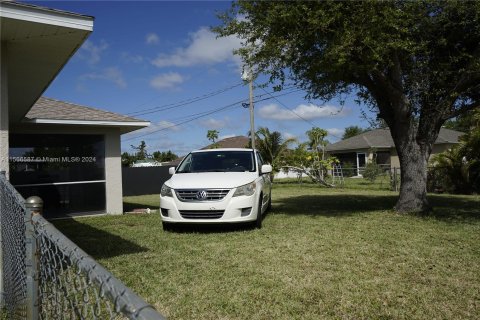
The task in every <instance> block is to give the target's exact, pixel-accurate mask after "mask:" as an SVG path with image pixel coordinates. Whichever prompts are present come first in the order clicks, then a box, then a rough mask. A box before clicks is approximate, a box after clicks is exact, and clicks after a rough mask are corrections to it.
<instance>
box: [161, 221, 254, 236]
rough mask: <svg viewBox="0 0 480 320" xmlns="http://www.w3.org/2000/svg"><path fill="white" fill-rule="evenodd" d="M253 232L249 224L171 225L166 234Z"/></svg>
mask: <svg viewBox="0 0 480 320" xmlns="http://www.w3.org/2000/svg"><path fill="white" fill-rule="evenodd" d="M253 230H255V227H253V226H252V225H251V224H247V223H231V224H193V223H192V224H183V223H182V224H178V225H171V226H170V229H169V231H168V232H174V233H202V234H209V233H229V232H248V231H253Z"/></svg>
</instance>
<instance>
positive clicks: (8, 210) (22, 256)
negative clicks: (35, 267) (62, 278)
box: [0, 173, 27, 319]
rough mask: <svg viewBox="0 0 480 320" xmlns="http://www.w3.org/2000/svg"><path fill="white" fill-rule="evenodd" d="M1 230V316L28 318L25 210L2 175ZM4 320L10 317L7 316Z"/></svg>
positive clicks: (19, 198)
mask: <svg viewBox="0 0 480 320" xmlns="http://www.w3.org/2000/svg"><path fill="white" fill-rule="evenodd" d="M0 211H1V214H0V228H1V242H2V245H1V256H2V259H1V269H0V273H1V278H0V286H1V292H2V297H1V298H2V301H1V302H2V311H1V312H2V314H6V315H7V316H8V319H26V317H27V307H26V304H27V277H26V272H27V271H26V240H25V230H26V229H25V216H26V212H27V211H26V208H25V204H24V200H23V198H22V197H21V196H20V195H19V194H18V193H17V191H16V190H15V189H14V188H13V187H12V185H11V184H10V183H8V182H7V181H6V178H5V175H4V174H3V173H2V174H0ZM4 318H7V317H5V316H4Z"/></svg>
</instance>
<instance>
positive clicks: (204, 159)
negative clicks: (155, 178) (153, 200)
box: [160, 148, 272, 229]
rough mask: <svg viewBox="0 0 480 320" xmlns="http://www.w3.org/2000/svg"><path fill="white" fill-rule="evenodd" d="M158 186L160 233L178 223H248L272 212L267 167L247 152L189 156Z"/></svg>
mask: <svg viewBox="0 0 480 320" xmlns="http://www.w3.org/2000/svg"><path fill="white" fill-rule="evenodd" d="M169 172H170V174H172V177H171V178H170V179H169V180H167V181H166V182H165V183H164V185H163V186H162V189H161V192H160V212H161V217H162V223H163V227H164V229H169V227H170V226H171V225H172V224H180V223H189V224H191V223H252V224H254V225H255V226H256V227H257V228H261V227H262V216H263V214H264V213H265V212H266V211H267V210H269V209H270V207H271V201H272V198H271V189H272V183H271V179H270V173H271V172H272V166H271V165H269V164H264V162H263V160H262V157H261V156H260V153H259V152H258V151H257V150H252V149H240V148H225V149H207V150H199V151H192V152H191V153H189V154H188V155H187V156H186V157H185V158H184V159H183V161H182V162H181V163H180V165H179V166H178V167H177V169H176V170H175V168H173V167H172V168H170V169H169Z"/></svg>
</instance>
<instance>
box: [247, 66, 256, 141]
mask: <svg viewBox="0 0 480 320" xmlns="http://www.w3.org/2000/svg"><path fill="white" fill-rule="evenodd" d="M248 88H249V91H250V136H251V139H252V149H255V123H254V112H253V76H252V73H251V71H250V82H249V84H248Z"/></svg>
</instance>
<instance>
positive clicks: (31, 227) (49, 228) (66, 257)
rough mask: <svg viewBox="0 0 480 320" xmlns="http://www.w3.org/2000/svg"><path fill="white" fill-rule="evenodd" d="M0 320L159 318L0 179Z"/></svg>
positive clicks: (35, 203)
mask: <svg viewBox="0 0 480 320" xmlns="http://www.w3.org/2000/svg"><path fill="white" fill-rule="evenodd" d="M0 192H1V208H0V209H1V212H0V226H1V241H2V245H1V249H2V251H1V254H2V259H1V261H2V266H1V267H2V268H1V269H0V271H1V277H0V279H1V281H2V283H0V285H1V292H2V301H1V302H2V311H1V312H2V317H0V319H4V318H5V319H152V320H155V319H164V318H163V316H162V315H161V314H159V313H158V312H157V311H156V310H155V308H154V307H152V306H151V305H149V304H148V303H146V302H145V301H144V300H143V299H141V298H140V297H139V296H137V295H136V294H135V293H134V292H133V291H132V290H130V289H129V288H128V287H126V286H125V285H124V284H123V283H122V282H120V281H119V280H118V279H116V278H115V277H114V276H113V275H112V274H111V273H110V272H108V271H107V270H106V269H105V268H103V267H102V266H101V265H100V264H98V263H97V262H96V261H95V260H94V259H93V258H91V257H90V256H89V255H88V254H86V253H85V252H84V251H83V250H81V249H80V248H79V247H78V246H77V245H75V244H74V243H73V242H72V241H70V240H69V239H68V238H67V237H66V236H65V235H63V234H62V233H61V232H60V231H58V230H57V229H56V228H55V227H54V226H53V225H52V224H51V223H49V222H48V221H47V220H45V219H44V218H43V217H42V216H41V214H40V208H39V207H40V206H39V204H38V201H37V200H40V199H32V198H29V199H27V202H25V200H24V199H23V198H22V197H21V196H20V195H19V194H18V193H17V192H16V190H15V189H14V188H13V187H12V186H11V185H10V183H9V182H8V181H7V180H6V178H5V176H4V175H3V174H0Z"/></svg>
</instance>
